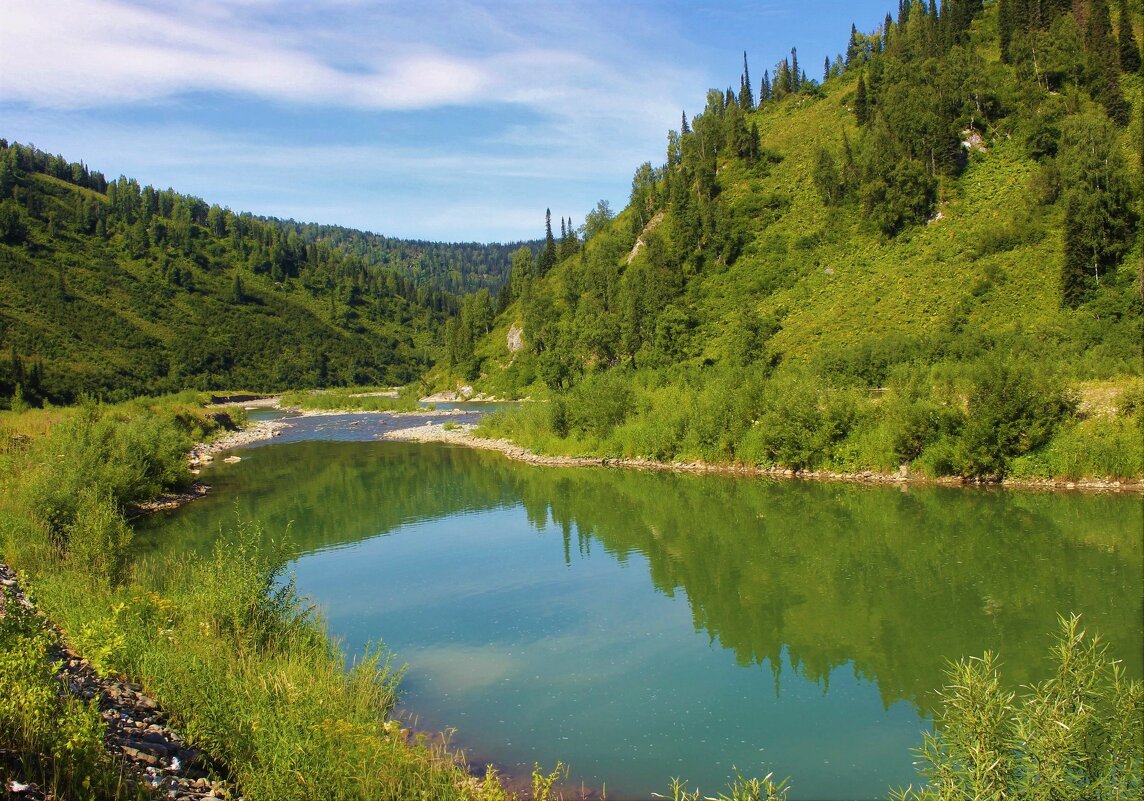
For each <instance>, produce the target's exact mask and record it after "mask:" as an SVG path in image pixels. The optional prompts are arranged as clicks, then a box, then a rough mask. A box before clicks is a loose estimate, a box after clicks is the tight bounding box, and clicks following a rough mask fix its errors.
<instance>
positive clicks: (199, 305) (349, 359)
mask: <svg viewBox="0 0 1144 801" xmlns="http://www.w3.org/2000/svg"><path fill="white" fill-rule="evenodd" d="M24 180H25V182H26V186H27V187H28V188H29V189H30V190H31V191H33V192H35V193H36V194H37V195H39V197H40V198H42V200H43V202H44V209H43V212H42V214H41V215H28V216H27V218H26V219H27V223H28V228H29V231H28V237H27V241H25V242H23V243H21V244H20V245H7V244H0V341H2V344H3V345H4V350H5V352H7V351H8V350H9V349H14V350H15V351H16V352H17V353H19V354H22V355H23V356H24V357H25V358H26V359H28V360H29V361H30V360H31V359H33V358H39V359H42V360H43V362H44V369H45V375H46V378H47V383H48V385H49V387H53V388H56V389H57V392H59V393H60V394H62V395H64V396H66V395H69V394H75V393H76V392H80V391H99V392H108V391H110V392H111V393H112V394H123V392H124V391H125V392H126V393H136V392H140V391H144V390H150V391H155V390H172V391H174V390H178V389H181V388H183V387H184V386H188V385H190V386H196V387H200V388H205V387H208V386H218V385H219V383H220V382H222V383H229V384H231V385H234V384H240V385H246V386H248V387H249V388H260V389H266V388H270V387H273V386H277V387H281V386H290V385H292V386H298V385H312V384H313V383H315V378H316V377H317V376H316V363H317V359H318V354H319V353H325V354H327V356H328V359H329V370H330V372H331V378H329V379H328V380H329V381H331V382H337V381H341V380H350V381H353V380H358V381H361V382H363V383H364V382H366V381H370V380H373V381H378V382H383V381H384V382H395V381H404V380H408V379H409V378H410V377H412V375H413V374H414V373H413V370H414V369H415V368H414V367H413V362H414V359H415V357H416V356H417V355H419V354H423V353H425V352H426V350H427V343H426V342H425V341H424V338H425V333H424V332H425V330H426V326H425V321H424V317H425V310H424V309H422V308H419V307H417V306H415V305H414V304H412V303H409V302H406V301H404V300H403V299H401V298H399V297H396V296H394V297H391V298H390V299H389V301H388V302H389V303H390V306H391V308H390V309H388V310H387V311H389V312H390V315H389V316H386V317H382V318H371V316H370V313H369V312H370V310H369V308H368V306H367V305H366V304H361V305H359V306H358V307H353V308H350V309H349V310H348V314H347V309H346V307H345V304H344V303H339V305H338V309H337V315H336V317H335V319H331V315H330V303H329V300H328V297H325V296H316V295H313V294H311V293H310V292H308V291H306V290H304V289H302V288H301V287H299V286H296V285H293V284H292V282H291V283H289V284H287V285H275V284H274V283H273V282H272V281H271V279H270V278H269V277H268V276H263V275H256V274H254V273H253V272H251V271H250V270H249V269H247V268H246V266H245V263H244V262H243V261H242V260H241V259H240V258H239V257H238V256H237V255H236V254H235V253H234V251H233V249H232V248H231V247H230V243H229V242H228V241H227V240H225V239H213V238H209V237H208V236H207V234H206V231H205V230H204V229H199V234H198V241H199V244H198V245H197V246H196V247H197V252H196V254H195V258H193V259H191V258H187V257H185V256H183V255H182V254H180V253H176V252H175V251H174V250H170V251H166V250H160V249H159V248H151V249H150V251H149V252H148V253H147V254H146V256H145V257H144V258H139V259H135V258H131V257H129V256H128V255H127V253H126V248H125V245H124V242H123V235H122V234H121V233H114V234H112V235H111V236H110V237H109V238H108V239H107V240H106V241H104V240H102V239H100V238H98V237H96V236H92V235H88V234H83V233H79V232H77V231H76V230H74V229H73V228H72V227H71V226H70V225H69V224H68V223H66V222H65V223H61V224H59V225H58V226H57V230H56V231H55V232H51V231H50V230H49V228H48V225H47V224H46V223H45V222H44V220H45V219H46V218H47V217H48V215H49V214H53V213H55V214H57V216H58V217H59V218H61V219H63V220H68V219H69V218H70V215H71V209H72V208H74V206H75V204H76V202H77V199H78V198H84V197H94V198H96V199H97V200H98V201H99V202H101V203H106V197H105V196H104V195H100V194H98V193H95V192H92V191H91V190H88V189H84V188H81V187H77V186H73V185H71V184H67V183H65V182H63V181H60V180H58V179H56V178H53V177H50V176H46V175H42V174H31V175H28V176H27V177H26V178H25V179H24ZM164 258H166V259H167V260H168V261H169V263H170V265H171V266H172V267H174V266H179V267H182V268H184V269H190V270H191V271H192V273H193V276H194V289H193V290H187V289H185V288H181V287H178V286H174V285H172V283H171V282H170V281H168V280H167V279H166V277H165V276H164V275H163V274H162V271H161V268H160V262H161V260H162V259H164ZM236 270H237V271H238V272H239V274H240V275H241V277H242V280H243V283H244V291H245V295H246V297H245V300H244V302H242V303H235V302H234V301H233V299H232V295H233V285H234V284H233V282H234V275H235V272H236ZM61 273H62V276H63V282H64V287H65V289H64V291H63V292H62V293H61V291H60V289H59V282H60V275H61ZM415 321H419V322H420V324H419V325H418V324H416V323H415ZM411 323H414V324H411ZM284 354H285V356H286V358H287V360H288V361H289V362H290V366H289V367H288V368H287V367H284V366H282V364H281V362H282V361H283V358H282V357H283V355H284ZM362 363H364V364H367V365H369V367H368V369H367V370H366V371H365V372H366V374H363V375H361V376H357V375H356V374H355V370H357V365H359V364H362ZM156 376H159V377H158V378H157V377H156ZM117 390H119V392H118V393H117V392H116V391H117Z"/></svg>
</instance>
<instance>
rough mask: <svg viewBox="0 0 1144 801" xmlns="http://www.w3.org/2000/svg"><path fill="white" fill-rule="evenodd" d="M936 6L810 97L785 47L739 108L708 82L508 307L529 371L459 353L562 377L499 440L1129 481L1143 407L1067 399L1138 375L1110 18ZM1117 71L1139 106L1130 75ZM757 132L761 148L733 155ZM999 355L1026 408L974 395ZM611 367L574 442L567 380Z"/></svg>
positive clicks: (875, 41) (1129, 136)
mask: <svg viewBox="0 0 1144 801" xmlns="http://www.w3.org/2000/svg"><path fill="white" fill-rule="evenodd" d="M948 5H949V8H948V10H946V9H944V8H943V9H942V10H941V12H940V14H939V13H933V14H931V13H930V12H929V9H928V7H927V6H926V5H924V4H918V3H913V4H903V8H902V11H903V13H902V14H901V17H902V18H901V19H899V20H898V21H897V22H895V21H894V20H893V18H890V19H888V20H887V22H886V25H885V27H884V28H883V30H882V31H880V32H877V33H875V34H872V35H869V36H867V35H864V34H859V33H858V31H857V29H856V28H855V30H854V31H852V35H851V45H852V48H851V49H848V53H847V54H848V61H849V62H850V66H849V68H848V69H846V70H845V71H843V73H842V74H841V75H840V76H837V78H835V77H831V79H830V80H829V81H828V82H827V85H826V86H825V87H821V91H817V92H816V91H812V90H811V88H809V87H806V86H802V85H801V84H800V83H799V82H798V80H797V79H796V78H795V76H794V74H793V72H794V67H793V64H792V63H791V60H790V59H786V58H784V59H783V61H782V62H780V63H779V64H778V65H777V67H776V69H774V70H772V71H770V72H769V73H768V74H767V76H765V78H764V81H763V85H764V87H765V88H768V89H769V91H768V92H761V93H760V96H761V97H762V100H761V102H760V103H759V105H758V107H757V108H756V109H750V108H747V107H746V106H745V104H744V103H743V102H742V101H741V99H740V97H739V96H734V93H731V94H730V95H729V94H728V93H726V92H724V91H722V90H714V89H713V90H711V91H709V92H708V94H707V97H706V104H705V107H704V109H703V112H702V113H701V114H699V115H696V116H694V117H691V118H688V117H687V115H684V120H685V121H687V123H688V124H687V126H681V130H680V131H678V132H677V131H672V132H671V133H670V134H669V136H668V150H667V162H666V168H665V169H664V170H656V169H653V168H651V167H649V166H648V165H644V167H643V168H641V169H640V170H638V171H637V174H636V178H635V180H634V181H633V195H632V198H633V202H634V204H635V205H634V206H632V207H631V208H630V209H629V210H627V211H625V212H623V213H621V214H620V215H619V216H618V217H617V218H616V220H615V221H614V222H613V223H612V224H611V225H610V226H606V227H603V228H601V229H600V230H598V231H596V232H595V233H594V234H593V236H592V237H591V238H590V239H589V240H588V242H587V243H586V245H585V246H584V248H583V250H582V251H580V253H579V254H578V258H570V259H566V260H565V261H563V262H561V263H559V264H557V265H556V266H555V267H553V268H552V270H551V272H550V273H549V274H548V275H546V276H545V277H543V278H533V279H532V280H531V282H530V283H529V285H528V288H527V292H526V293H522V295H521V298H520V305H519V306H518V307H515V308H510V309H509V311H508V314H507V315H506V319H504V322H503V324H502V326H501V327H500V329H499V330H498V331H497V332H496V333H495V334H494V335H493V336H494V337H499V338H501V341H502V342H503V334H502V333H501V331H504V330H505V328H504V326H507V325H508V324H509V322H510V321H511V322H513V323H522V324H523V329H524V341H525V342H526V343H527V345H528V347H529V348H531V350H532V353H531V356H532V357H533V358H534V359H535V363H534V365H533V364H530V363H529V361H528V360H524V361H523V362H522V364H523V365H524V368H527V369H524V368H520V367H517V366H516V365H517V363H518V361H519V359H520V356H519V354H518V355H517V356H512V355H509V354H506V353H505V348H504V346H503V344H501V343H500V342H497V341H496V339H495V338H489V339H486V341H485V342H484V343H477V344H475V345H474V350H475V352H477V353H480V354H481V357H482V372H483V373H485V374H486V376H485V377H482V378H479V379H478V385H479V386H482V388H483V387H488V388H492V387H504V386H510V385H511V386H520V384H519V381H518V379H517V378H516V377H515V376H514V377H513V378H512V380H511V382H510V380H509V377H508V371H518V370H519V371H521V372H522V373H523V374H524V375H527V376H530V377H531V376H532V375H534V374H538V375H540V376H541V377H542V379H543V383H544V384H545V385H546V386H547V387H548V388H549V389H553V390H556V391H559V392H562V393H565V398H564V401H563V406H559V407H557V406H554V407H553V408H552V409H551V414H548V413H545V414H539V413H535V412H533V411H527V412H521V419H520V420H519V421H517V422H515V423H507V422H506V423H505V428H504V430H505V431H507V430H509V429H513V430H514V431H516V432H517V433H515V434H513V436H519V437H521V442H522V443H525V444H528V445H530V446H531V447H534V448H538V449H542V450H543V449H545V448H552V449H554V452H560V453H573V452H575V453H595V454H599V455H613V454H616V453H622V454H624V455H629V456H641V457H647V456H652V457H654V458H659V459H667V460H674V459H681V458H701V459H714V460H717V461H744V462H749V463H755V464H762V465H768V466H775V467H785V468H791V469H793V468H795V467H798V468H799V469H804V468H807V467H809V466H818V467H821V468H824V469H825V468H828V469H832V470H847V471H864V470H879V471H885V470H894V469H898V468H899V467H900V466H901V465H902V464H903V463H907V464H908V466H909V467H910V469H911V470H913V471H914V472H915V473H921V474H923V475H930V476H941V475H962V476H966V477H972V478H977V477H984V476H998V475H1004V474H1006V473H1007V472H1008V471H1016V472H1019V473H1020V474H1021V475H1028V476H1040V475H1042V474H1043V473H1044V471H1046V470H1055V469H1058V468H1059V469H1060V470H1062V471H1063V472H1062V473H1060V474H1056V473H1053V475H1068V476H1070V477H1071V476H1074V475H1075V474H1076V471H1077V470H1089V469H1091V470H1097V471H1099V472H1098V473H1094V474H1093V475H1109V476H1112V475H1117V476H1122V477H1125V476H1126V475H1127V474H1133V475H1136V476H1139V475H1141V468H1137V469H1135V470H1133V469H1132V468H1131V464H1132V461H1133V459H1132V457H1131V455H1132V454H1133V453H1135V449H1133V448H1128V449H1127V450H1124V454H1125V455H1124V456H1123V457H1122V458H1115V457H1114V455H1113V451H1114V450H1115V449H1116V448H1118V447H1120V446H1119V443H1121V442H1122V441H1123V438H1124V437H1126V436H1127V432H1128V431H1129V430H1130V429H1131V426H1132V425H1133V423H1132V422H1131V421H1130V420H1127V419H1126V418H1125V416H1124V415H1123V414H1121V413H1114V414H1112V415H1110V416H1107V417H1101V418H1099V419H1095V418H1094V419H1080V418H1078V417H1077V416H1076V415H1075V414H1074V412H1073V409H1072V406H1071V404H1070V402H1069V401H1068V398H1067V393H1066V392H1065V388H1066V387H1068V386H1075V385H1076V384H1077V383H1078V382H1081V381H1084V380H1088V379H1096V378H1100V379H1114V380H1116V381H1117V382H1120V383H1123V382H1125V381H1128V380H1129V379H1130V378H1131V377H1132V376H1134V375H1137V374H1138V373H1139V372H1140V370H1141V367H1140V360H1139V341H1140V337H1141V336H1142V335H1144V304H1142V303H1141V302H1140V296H1139V289H1138V286H1137V285H1136V281H1137V277H1136V276H1135V272H1136V271H1134V270H1130V269H1126V267H1125V265H1126V264H1135V261H1136V260H1138V258H1139V247H1140V243H1139V242H1138V237H1137V236H1136V228H1137V227H1138V226H1137V224H1136V206H1137V205H1138V199H1139V191H1138V186H1139V181H1138V177H1139V176H1138V171H1139V165H1138V164H1136V163H1135V161H1133V162H1132V163H1129V162H1128V160H1127V159H1126V158H1125V155H1124V154H1126V153H1128V152H1130V151H1131V147H1132V146H1134V144H1135V142H1136V139H1138V138H1139V132H1138V131H1136V130H1135V128H1133V130H1131V131H1125V130H1122V129H1120V128H1118V127H1117V125H1116V124H1114V122H1112V121H1110V120H1109V117H1108V114H1107V111H1106V110H1102V109H1101V107H1100V103H1101V101H1100V97H1099V92H1098V91H1097V84H1096V83H1094V81H1095V79H1094V78H1093V74H1092V70H1093V69H1095V67H1094V66H1093V65H1094V63H1095V62H1093V55H1092V54H1093V53H1094V52H1096V51H1095V50H1094V49H1093V46H1092V44H1091V41H1096V39H1100V38H1101V37H1102V36H1104V35H1105V34H1101V33H1100V32H1099V31H1096V32H1093V33H1092V35H1090V32H1089V31H1088V30H1087V22H1086V21H1085V20H1083V19H1082V20H1081V23H1080V25H1079V26H1078V22H1077V20H1078V17H1077V16H1076V15H1074V14H1072V13H1066V12H1067V11H1068V10H1069V9H1068V8H1067V6H1068V4H1067V3H1062V2H1056V0H1054V1H1053V2H1042V3H1024V2H1021V0H1015V2H1014V3H1008V2H1006V3H1000V4H981V3H976V2H951V3H949V4H948ZM1130 8H1132V7H1131V5H1130ZM935 12H936V7H935ZM1113 19H1114V20H1115V17H1113ZM1082 28H1085V30H1082ZM999 31H1000V33H1001V34H1002V35H1003V37H1007V38H1005V39H1004V41H1003V42H1002V46H1003V49H1004V51H1005V52H1004V54H1003V55H1004V58H999V57H998V55H999V54H998V52H997V49H996V44H997V36H998V32H999ZM1093 36H1095V37H1096V39H1093V38H1092V37H1093ZM1086 37H1088V39H1090V40H1091V41H1087V40H1086ZM1086 42H1087V43H1086ZM1034 51H1035V52H1036V58H1035V59H1034V58H1033V52H1034ZM792 55H793V54H792ZM1096 66H1099V64H1097V65H1096ZM745 72H746V71H745V69H744V75H743V78H745V77H746V75H745ZM772 74H773V75H774V76H775V80H774V81H773V83H772V82H771V80H770V75H772ZM799 77H801V76H799ZM742 86H743V81H742V80H741V83H740V87H742ZM1123 87H1124V92H1125V94H1126V97H1127V98H1128V100H1129V101H1131V102H1133V103H1136V104H1139V90H1140V86H1139V83H1138V81H1136V80H1135V79H1131V80H1130V79H1127V78H1126V79H1124V80H1123ZM741 94H742V93H741V92H740V95H741ZM858 94H861V95H862V97H863V98H864V104H865V105H864V109H865V111H864V112H863V116H864V120H863V121H862V122H861V124H857V125H856V124H855V120H854V112H855V111H858V110H859V109H856V108H855V104H856V102H857V99H858ZM753 126H757V127H758V129H759V137H760V140H759V149H758V153H757V155H754V156H752V155H751V154H750V153H747V152H745V151H743V152H741V149H740V148H739V147H738V146H737V144H736V142H737V141H738V139H739V138H740V137H741V136H742V134H743V131H744V130H746V131H750V130H751V128H752V127H753ZM1134 126H1135V123H1134ZM840 140H841V141H840ZM962 140H964V142H963V141H962ZM748 150H749V148H748ZM991 353H994V354H997V353H1009V354H1010V356H1011V361H1012V362H1013V363H1014V365H1017V366H1016V367H1015V368H1014V369H1015V371H1016V373H1020V374H1022V375H1023V374H1024V373H1029V372H1031V374H1035V375H1033V377H1032V378H1028V380H1026V379H1024V378H1022V379H1020V380H1017V379H1014V380H1015V381H1016V382H1017V384H1019V385H1021V386H1020V387H1019V386H1017V385H1014V386H1013V387H1011V388H1010V389H1013V390H1014V391H1018V390H1019V394H1020V396H1021V397H1022V398H1023V400H1024V401H1025V402H1027V403H1028V404H1029V406H1028V409H1027V410H1026V411H1021V410H1019V409H1018V408H1017V407H1016V404H1012V405H1011V406H1010V407H1009V408H1004V407H1005V406H1006V404H1005V403H1004V402H1003V400H1002V395H1001V394H998V393H997V392H993V391H991V390H988V389H987V387H989V386H991V385H993V384H997V385H999V386H1005V382H1004V381H1002V380H1000V379H998V380H997V381H993V380H986V379H984V378H982V376H983V375H984V373H985V372H987V369H986V368H985V367H981V366H979V362H983V361H984V362H989V361H990V359H993V357H988V358H985V359H983V355H985V354H991ZM1021 363H1023V364H1036V365H1038V366H1037V368H1035V369H1034V368H1026V367H1023V366H1021ZM503 365H508V367H507V369H506V368H504V367H502V366H503ZM617 368H620V369H622V370H623V371H624V372H623V373H622V374H624V375H626V376H627V378H626V380H627V381H628V382H629V384H630V386H631V388H632V391H633V401H632V404H631V411H630V412H629V413H628V414H627V415H626V416H625V418H624V420H623V422H622V423H620V424H619V425H617V426H616V427H615V428H614V429H613V430H612V432H611V434H610V435H609V436H607V437H604V438H600V437H597V436H594V435H589V434H588V433H587V431H586V429H584V428H583V427H578V426H577V425H576V424H575V422H574V418H575V415H576V408H575V407H576V402H575V400H574V398H575V396H574V393H575V389H576V387H577V386H578V385H579V384H580V383H581V382H584V381H588V380H595V379H594V378H593V377H594V376H596V375H597V374H599V373H600V372H602V371H603V372H606V371H616V370H617ZM502 370H504V372H503V373H502V372H501V371H502ZM533 370H534V372H531V371H533ZM736 371H739V372H738V373H736ZM788 371H789V372H788ZM899 371H906V372H908V373H910V374H911V375H913V376H914V378H913V379H911V381H913V382H914V384H916V386H915V387H914V388H913V389H909V390H908V391H905V392H903V391H902V389H903V388H902V387H901V386H896V385H895V380H896V379H895V378H894V377H895V376H896V375H898V373H899ZM735 374H737V375H739V376H740V377H742V376H747V375H751V376H758V380H757V381H755V380H754V379H752V380H751V382H750V383H751V386H753V387H754V390H753V393H754V394H753V395H751V396H750V397H749V398H748V399H744V398H743V395H744V393H742V392H739V391H738V388H737V387H736V386H734V385H733V384H726V383H724V381H725V377H726V376H728V375H735ZM793 374H802V375H804V376H805V381H806V385H805V386H802V387H799V386H796V385H794V384H790V383H788V379H787V378H785V377H784V376H789V375H793ZM1042 374H1043V375H1042ZM1047 375H1051V376H1054V378H1052V380H1049V379H1045V378H1043V376H1047ZM747 383H748V382H747V381H744V382H743V385H744V386H746V385H747ZM668 385H672V386H670V388H669V386H668ZM716 388H721V389H720V390H717V389H716ZM887 388H888V389H889V391H888V392H882V390H886V389H887ZM486 391H487V390H486ZM517 391H518V392H524V390H523V387H522V388H521V389H520V390H517ZM719 391H722V392H723V397H722V398H717V397H716V396H717V395H718V392H719ZM540 394H541V396H543V394H544V393H543V388H540ZM979 413H980V414H979ZM978 418H980V419H978ZM498 425H499V424H498ZM554 432H559V435H556V434H555V433H554ZM1058 438H1060V439H1059V442H1057V439H1058ZM1082 442H1084V443H1085V444H1084V445H1082V444H1081V443H1082ZM1085 452H1088V453H1091V454H1092V455H1093V458H1091V459H1086V458H1084V457H1083V456H1082V454H1083V453H1085ZM1126 471H1127V473H1126Z"/></svg>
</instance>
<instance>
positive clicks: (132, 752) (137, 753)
mask: <svg viewBox="0 0 1144 801" xmlns="http://www.w3.org/2000/svg"><path fill="white" fill-rule="evenodd" d="M123 754H124V755H125V756H126V757H127V758H128V759H130V760H132V761H133V762H139V763H141V764H144V765H158V764H159V757H157V756H155V755H154V754H151V753H148V752H147V751H141V750H140V749H138V748H131V747H130V746H128V747H126V748H124V749H123Z"/></svg>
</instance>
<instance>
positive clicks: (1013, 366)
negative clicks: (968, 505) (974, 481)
mask: <svg viewBox="0 0 1144 801" xmlns="http://www.w3.org/2000/svg"><path fill="white" fill-rule="evenodd" d="M972 380H973V385H972V388H971V389H970V391H969V398H968V408H967V410H966V421H965V425H964V426H963V428H962V431H961V438H960V440H959V443H958V459H959V463H960V472H961V474H962V475H965V476H1001V475H1004V474H1005V473H1006V471H1007V470H1008V465H1009V460H1010V459H1012V458H1013V457H1015V456H1020V455H1021V454H1023V453H1026V452H1028V451H1030V450H1033V449H1035V448H1038V447H1040V446H1042V445H1044V444H1045V443H1046V442H1047V441H1048V440H1049V438H1050V437H1051V436H1052V434H1053V431H1054V429H1055V428H1056V426H1057V425H1058V424H1059V423H1060V422H1061V421H1062V420H1063V419H1064V418H1065V417H1066V416H1067V415H1069V414H1071V413H1072V412H1073V411H1074V410H1075V408H1076V401H1075V399H1074V398H1072V397H1070V396H1069V395H1068V394H1067V393H1066V392H1065V391H1064V389H1063V388H1062V387H1061V385H1060V383H1059V382H1058V381H1057V380H1056V379H1055V378H1054V377H1053V376H1052V375H1050V374H1047V373H1046V372H1044V371H1043V370H1038V369H1036V368H1034V367H1031V366H1029V365H1028V364H1026V363H1024V362H1017V361H1014V360H1012V359H1011V358H1007V357H1002V356H999V355H996V354H993V355H990V356H987V357H985V358H984V359H983V360H982V361H981V362H980V363H979V364H978V365H977V366H976V369H975V370H974V374H973V379H972Z"/></svg>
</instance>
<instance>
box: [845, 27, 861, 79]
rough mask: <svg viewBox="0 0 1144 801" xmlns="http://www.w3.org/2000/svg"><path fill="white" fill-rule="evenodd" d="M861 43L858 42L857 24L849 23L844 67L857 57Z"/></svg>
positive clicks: (848, 65)
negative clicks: (848, 38) (848, 39)
mask: <svg viewBox="0 0 1144 801" xmlns="http://www.w3.org/2000/svg"><path fill="white" fill-rule="evenodd" d="M860 47H861V45H860V44H859V42H858V26H857V25H855V24H854V23H853V22H851V23H850V42H849V44H847V45H846V68H847V69H849V68H850V65H851V64H853V63H854V62H855V61H856V60H857V59H858V54H859V52H860Z"/></svg>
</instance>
